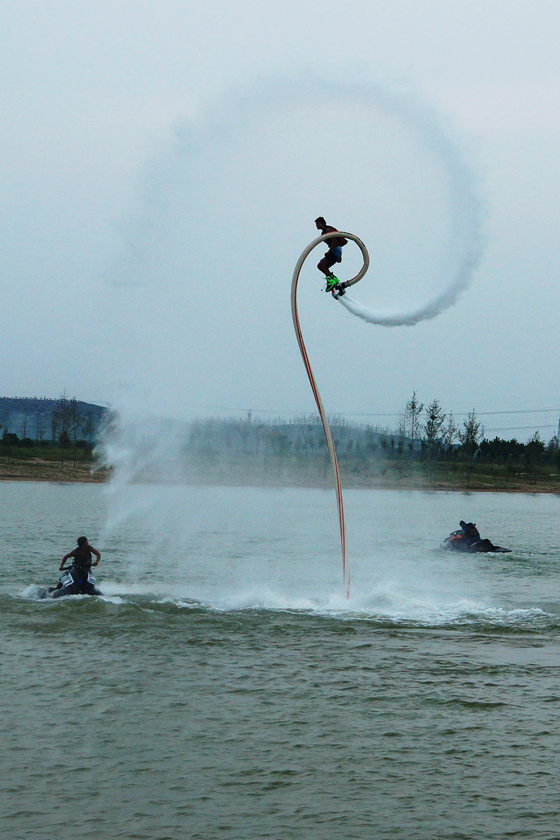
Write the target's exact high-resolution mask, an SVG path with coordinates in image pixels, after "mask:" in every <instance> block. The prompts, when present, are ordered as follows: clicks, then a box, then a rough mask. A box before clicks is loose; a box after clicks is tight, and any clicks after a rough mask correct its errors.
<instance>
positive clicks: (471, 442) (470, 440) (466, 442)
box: [458, 408, 481, 455]
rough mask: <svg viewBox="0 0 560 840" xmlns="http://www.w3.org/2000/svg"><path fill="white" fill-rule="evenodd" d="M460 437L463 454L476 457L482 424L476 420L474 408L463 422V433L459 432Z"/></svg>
mask: <svg viewBox="0 0 560 840" xmlns="http://www.w3.org/2000/svg"><path fill="white" fill-rule="evenodd" d="M458 437H459V440H460V441H461V446H462V448H463V452H464V453H465V454H466V455H474V453H475V452H476V450H477V449H478V442H479V440H480V437H481V433H480V423H479V422H478V420H477V419H476V412H475V410H474V408H473V410H472V411H471V412H469V414H468V416H467V419H466V420H463V431H461V432H458Z"/></svg>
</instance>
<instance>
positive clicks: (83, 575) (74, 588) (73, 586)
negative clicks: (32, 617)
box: [39, 565, 103, 598]
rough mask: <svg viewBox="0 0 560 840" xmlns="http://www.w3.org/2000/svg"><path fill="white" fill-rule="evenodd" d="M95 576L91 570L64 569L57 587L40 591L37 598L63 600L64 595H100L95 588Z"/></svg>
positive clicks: (76, 567) (75, 567)
mask: <svg viewBox="0 0 560 840" xmlns="http://www.w3.org/2000/svg"><path fill="white" fill-rule="evenodd" d="M95 584H96V580H95V575H94V574H93V573H92V571H91V569H80V568H79V567H78V566H75V565H73V566H71V567H70V568H69V569H65V570H64V572H63V573H62V574H61V576H60V577H59V579H58V586H49V588H48V589H41V591H40V592H39V598H64V597H65V596H66V595H102V594H103V593H102V592H101V591H100V590H99V589H97V587H96V586H95Z"/></svg>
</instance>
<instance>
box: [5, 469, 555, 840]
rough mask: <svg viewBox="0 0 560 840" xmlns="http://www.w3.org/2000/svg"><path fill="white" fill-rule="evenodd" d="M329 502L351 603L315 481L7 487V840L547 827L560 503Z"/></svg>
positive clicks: (549, 830)
mask: <svg viewBox="0 0 560 840" xmlns="http://www.w3.org/2000/svg"><path fill="white" fill-rule="evenodd" d="M345 502H346V512H347V529H348V557H349V563H350V567H351V574H352V586H351V598H350V599H349V600H348V601H347V600H345V598H344V593H343V591H342V583H341V578H342V573H341V564H340V552H339V545H338V533H337V527H338V522H337V516H336V510H335V501H334V494H333V493H332V492H330V491H321V490H287V489H283V490H263V489H254V488H220V487H214V488H189V487H182V486H166V487H160V486H142V485H137V486H134V487H128V488H122V489H121V491H114V492H111V493H108V492H107V489H106V488H103V487H99V486H97V485H87V486H76V485H49V484H34V483H17V482H14V483H11V482H7V483H2V484H0V504H1V506H2V512H3V516H2V518H1V520H0V548H1V552H2V564H1V577H0V604H1V607H2V611H1V618H0V622H1V628H2V640H3V657H2V671H3V674H2V689H3V690H2V706H3V710H2V720H3V722H4V727H3V728H4V733H5V734H4V737H3V744H2V748H3V753H4V761H3V766H4V767H7V768H9V772H8V773H4V774H3V781H2V782H1V785H2V790H3V799H4V802H5V807H3V809H2V811H3V813H4V817H3V818H2V819H1V824H2V834H3V836H6V837H10V838H12V839H13V840H16V839H19V838H36V837H37V838H39V837H40V838H42V840H43V838H44V840H47V838H51V837H52V838H55V837H72V838H73V837H76V836H81V837H85V838H96V840H99V838H161V840H163V838H183V837H192V838H205V840H206V838H228V840H230V838H231V840H233V839H234V838H235V839H236V840H237V838H243V840H253V839H254V840H256V838H265V837H270V838H275V840H278V838H283V839H284V838H285V839H286V840H291V838H300V840H308V839H309V838H333V840H335V838H336V840H338V839H339V838H356V839H357V838H359V839H360V840H362V838H364V840H365V838H372V837H375V838H401V837H402V838H407V840H415V838H418V840H431V838H485V840H486V838H504V837H519V838H527V837H531V838H543V840H544V838H547V840H550V838H553V837H556V836H558V828H557V826H558V824H559V817H560V813H559V812H560V806H559V804H558V803H559V801H560V799H559V790H558V781H557V779H558V771H559V770H560V736H559V734H558V733H559V729H560V665H559V662H560V659H559V654H560V644H559V628H560V602H559V596H558V593H559V583H560V574H559V563H558V558H559V556H560V533H559V529H558V526H557V521H558V509H559V505H560V499H559V498H558V497H553V496H536V495H535V496H530V495H517V494H515V495H509V494H471V495H465V494H453V493H444V494H442V493H432V494H429V493H420V492H411V493H404V492H402V491H401V492H398V491H395V492H392V491H362V490H354V491H346V493H345ZM461 518H464V519H467V520H473V521H476V522H477V523H478V526H479V529H480V531H481V533H482V535H483V536H488V537H490V538H491V539H492V540H493V541H494V542H497V543H499V544H501V545H505V546H508V547H510V548H512V549H513V551H512V554H504V555H494V556H490V555H478V556H473V557H465V556H462V555H449V554H447V553H444V552H442V551H440V550H438V548H437V546H438V544H439V542H440V541H441V539H443V537H444V536H446V534H447V533H448V532H449V531H450V530H452V529H453V528H455V527H457V523H458V520H459V519H461ZM81 533H85V534H87V536H89V538H90V540H91V542H92V543H93V544H94V545H95V546H96V547H97V548H99V549H100V550H101V551H102V554H103V556H102V561H101V564H100V566H99V572H98V579H99V585H100V587H101V589H102V590H103V592H104V593H105V595H104V597H103V598H101V599H98V598H94V599H91V598H85V597H74V598H69V599H64V600H61V601H57V602H44V601H39V600H37V599H36V598H35V594H36V591H37V586H38V585H39V584H43V585H46V584H49V583H51V584H52V583H54V582H55V580H56V576H57V571H56V570H57V568H58V563H59V560H60V557H61V556H62V554H64V553H66V552H67V551H69V550H70V549H71V548H72V547H73V545H74V542H75V538H76V537H77V536H78V535H80V534H81Z"/></svg>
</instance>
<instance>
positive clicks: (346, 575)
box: [292, 231, 369, 598]
mask: <svg viewBox="0 0 560 840" xmlns="http://www.w3.org/2000/svg"><path fill="white" fill-rule="evenodd" d="M335 236H336V237H340V236H343V237H344V238H345V239H350V240H352V241H353V242H355V243H356V244H357V246H358V247H359V249H360V251H361V252H362V256H363V259H364V263H363V265H362V267H361V269H360V271H359V272H358V273H357V274H356V276H355V277H352V278H351V279H350V280H346V281H345V283H344V287H345V288H346V287H348V286H353V285H354V283H357V282H358V281H359V280H361V279H362V277H363V276H364V274H365V273H366V271H367V270H368V267H369V254H368V252H367V248H366V246H365V245H364V243H363V242H362V240H361V239H359V238H358V237H357V236H354V234H353V233H347V232H346V231H333V232H331V233H324V234H323V235H322V236H318V237H317V238H316V239H314V240H313V242H310V243H309V245H308V246H307V248H305V249H304V250H303V251H302V252H301V254H300V257H299V259H298V261H297V263H296V267H295V268H294V274H293V277H292V319H293V322H294V330H295V333H296V338H297V340H298V344H299V349H300V352H301V356H302V359H303V364H304V365H305V370H306V371H307V376H308V377H309V382H310V384H311V390H312V391H313V396H314V398H315V403H316V405H317V409H318V411H319V416H320V418H321V423H322V425H323V431H324V433H325V439H326V441H327V447H328V450H329V455H330V459H331V463H332V466H333V470H334V477H335V486H336V499H337V504H338V522H339V526H340V551H341V555H342V585H343V587H344V590H345V594H346V598H349V597H350V571H349V569H348V565H347V563H346V525H345V522H344V502H343V499H342V485H341V483H340V472H339V469H338V459H337V457H336V449H335V446H334V440H333V436H332V432H331V428H330V426H329V421H328V419H327V415H326V414H325V409H324V407H323V401H322V399H321V395H320V393H319V389H318V388H317V383H316V382H315V377H314V376H313V371H312V369H311V363H310V361H309V356H308V355H307V349H306V347H305V342H304V340H303V334H302V332H301V326H300V322H299V314H298V308H297V287H298V281H299V276H300V273H301V269H302V267H303V264H304V262H305V260H306V259H307V257H308V256H309V254H310V253H311V251H312V250H313V249H314V248H315V247H316V246H317V245H319V243H320V242H323V241H325V240H327V239H332V238H333V237H335ZM336 295H337V292H336V291H335V293H334V295H333V296H336Z"/></svg>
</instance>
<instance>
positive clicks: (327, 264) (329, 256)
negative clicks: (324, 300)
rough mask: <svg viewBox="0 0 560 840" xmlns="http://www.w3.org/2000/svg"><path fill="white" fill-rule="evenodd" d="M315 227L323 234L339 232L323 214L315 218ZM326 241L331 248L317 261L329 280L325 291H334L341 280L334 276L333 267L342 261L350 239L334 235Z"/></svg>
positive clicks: (320, 269)
mask: <svg viewBox="0 0 560 840" xmlns="http://www.w3.org/2000/svg"><path fill="white" fill-rule="evenodd" d="M315 227H316V228H317V230H320V231H321V234H322V235H324V234H325V233H337V229H336V228H335V227H332V225H328V224H327V223H326V221H325V219H324V218H323V216H318V217H317V218H316V219H315ZM325 241H326V243H327V245H328V248H329V250H328V251H327V252H326V254H325V256H324V257H323V259H322V260H321V261H320V262H319V263H317V268H318V269H319V271H322V272H323V274H324V275H325V280H326V281H327V287H326V289H325V291H326V292H332V291H333V289H334V288H335V287H336V285H337V284H338V282H339V280H338V277H335V276H334V274H333V273H332V271H331V268H332V266H333V265H335V263H339V262H342V248H343V247H344V245H346V243H347V242H348V240H347V239H345V238H344V237H343V236H333V237H332V238H331V239H327V240H325Z"/></svg>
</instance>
